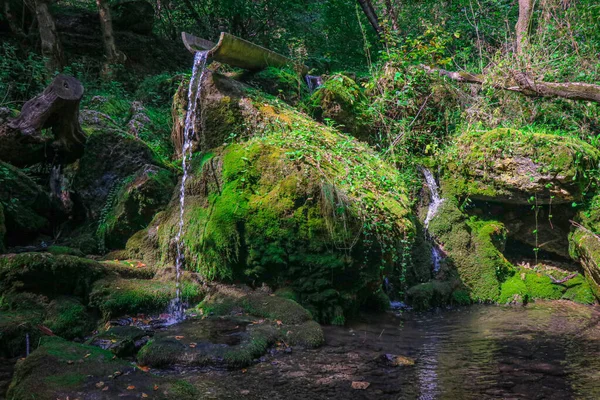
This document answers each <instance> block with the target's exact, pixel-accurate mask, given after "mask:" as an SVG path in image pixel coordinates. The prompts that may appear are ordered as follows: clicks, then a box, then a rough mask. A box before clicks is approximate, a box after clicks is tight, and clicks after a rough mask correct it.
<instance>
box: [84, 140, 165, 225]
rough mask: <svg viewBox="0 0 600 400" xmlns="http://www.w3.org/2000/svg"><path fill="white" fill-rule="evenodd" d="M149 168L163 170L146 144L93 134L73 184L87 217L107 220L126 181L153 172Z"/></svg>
mask: <svg viewBox="0 0 600 400" xmlns="http://www.w3.org/2000/svg"><path fill="white" fill-rule="evenodd" d="M150 166H156V167H161V168H162V167H164V165H163V163H162V162H161V160H159V158H158V156H157V155H156V154H155V153H154V152H153V151H152V149H150V147H148V145H146V144H145V143H144V142H143V141H141V140H139V139H136V138H135V137H133V136H131V135H127V134H124V133H119V132H110V131H107V132H95V133H93V134H92V135H90V136H89V138H88V140H87V143H86V146H85V152H84V155H83V157H82V158H81V160H79V169H78V171H77V173H76V175H75V178H74V182H73V188H74V190H75V191H76V192H77V194H78V196H79V197H80V199H81V202H82V203H83V206H84V207H85V209H86V213H87V216H88V218H89V219H90V220H91V221H99V220H100V219H101V218H102V217H107V216H108V213H109V212H110V211H111V210H112V207H113V206H114V202H115V200H116V195H117V193H118V192H119V190H120V189H121V188H122V187H123V185H124V183H126V182H125V181H126V179H127V178H129V177H132V176H136V174H138V173H140V171H143V170H144V169H152V170H154V169H153V168H152V167H150ZM154 171H156V170H154ZM159 195H160V198H162V197H163V196H164V194H163V193H159Z"/></svg>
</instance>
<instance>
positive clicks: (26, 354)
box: [25, 333, 30, 357]
mask: <svg viewBox="0 0 600 400" xmlns="http://www.w3.org/2000/svg"><path fill="white" fill-rule="evenodd" d="M29 350H30V348H29V333H26V334H25V357H29Z"/></svg>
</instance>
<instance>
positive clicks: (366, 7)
mask: <svg viewBox="0 0 600 400" xmlns="http://www.w3.org/2000/svg"><path fill="white" fill-rule="evenodd" d="M358 3H359V4H360V7H361V8H362V10H363V12H364V13H365V15H366V17H367V19H368V20H369V23H370V24H371V26H372V27H373V29H375V32H377V34H378V35H379V34H381V26H379V19H378V18H377V13H376V12H375V8H374V7H373V3H371V0H358Z"/></svg>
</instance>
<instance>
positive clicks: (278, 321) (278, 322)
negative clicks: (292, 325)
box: [275, 320, 283, 326]
mask: <svg viewBox="0 0 600 400" xmlns="http://www.w3.org/2000/svg"><path fill="white" fill-rule="evenodd" d="M275 322H277V326H281V325H282V324H283V322H281V321H280V320H277V321H275Z"/></svg>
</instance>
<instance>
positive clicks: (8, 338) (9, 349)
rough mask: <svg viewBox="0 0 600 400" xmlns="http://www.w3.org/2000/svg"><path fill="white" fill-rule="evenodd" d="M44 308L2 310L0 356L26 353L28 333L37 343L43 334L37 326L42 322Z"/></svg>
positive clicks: (30, 338)
mask: <svg viewBox="0 0 600 400" xmlns="http://www.w3.org/2000/svg"><path fill="white" fill-rule="evenodd" d="M43 316H44V311H43V308H38V309H25V310H19V311H9V310H6V309H2V310H0V356H1V357H7V358H13V357H17V356H23V355H25V351H26V337H25V336H26V335H29V341H30V343H36V342H37V341H38V340H39V338H40V336H41V334H40V331H39V329H38V328H37V326H38V325H39V324H40V323H41V322H42V320H43Z"/></svg>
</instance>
